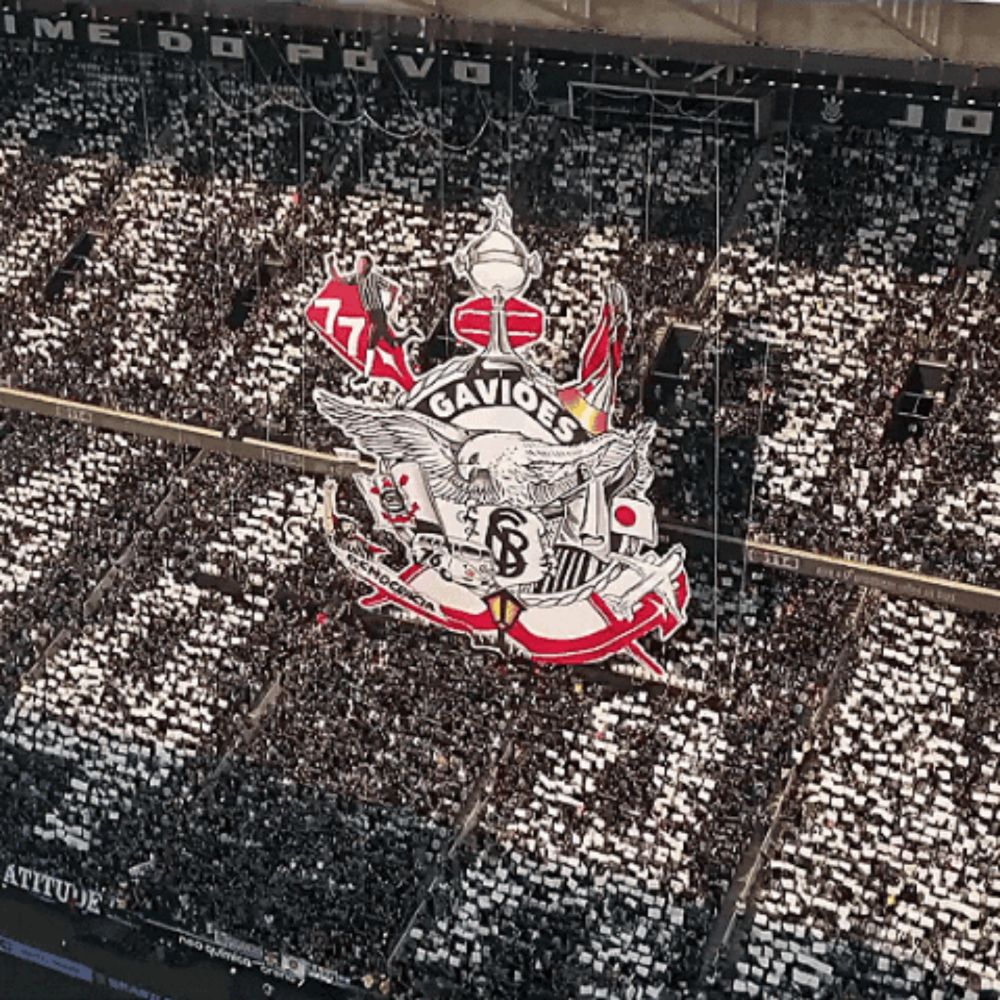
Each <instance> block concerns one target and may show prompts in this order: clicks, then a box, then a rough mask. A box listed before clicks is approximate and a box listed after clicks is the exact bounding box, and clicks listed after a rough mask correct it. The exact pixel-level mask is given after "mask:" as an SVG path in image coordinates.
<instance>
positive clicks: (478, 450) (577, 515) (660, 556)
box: [306, 196, 689, 673]
mask: <svg viewBox="0 0 1000 1000" xmlns="http://www.w3.org/2000/svg"><path fill="white" fill-rule="evenodd" d="M487 204H488V206H489V208H490V210H491V213H492V217H491V219H490V222H489V224H488V226H487V227H486V229H485V230H484V231H483V232H481V233H479V234H477V235H475V236H474V237H473V238H472V239H471V240H470V242H469V243H468V244H467V245H466V246H465V247H464V248H463V249H462V250H460V251H459V252H458V253H457V254H456V255H455V256H454V257H453V258H452V259H451V266H452V268H453V270H454V271H455V273H456V275H457V276H458V277H459V278H461V279H463V280H465V281H467V282H468V284H469V286H470V291H471V294H470V297H469V298H468V299H466V300H465V301H462V302H459V303H456V304H455V305H454V307H453V309H452V311H451V327H452V332H453V333H454V335H455V337H456V338H457V340H458V341H460V342H462V343H463V344H464V345H466V346H467V347H468V351H467V353H463V354H459V355H457V356H456V357H453V358H451V359H450V360H449V361H447V362H445V363H443V364H441V365H439V366H437V367H435V368H432V369H430V370H429V371H428V372H426V373H424V374H417V373H416V372H415V371H414V370H413V368H412V367H411V364H410V350H411V348H412V346H413V343H414V342H415V341H416V340H418V339H419V334H418V333H416V332H415V331H414V330H412V329H408V328H405V327H404V324H403V323H402V321H401V319H400V317H399V314H398V309H397V304H398V302H399V299H400V291H401V289H400V285H399V283H397V282H396V281H394V280H393V279H391V278H390V277H389V276H388V275H386V274H384V273H383V272H382V271H381V269H380V268H379V267H378V265H377V263H376V259H375V256H374V255H373V254H371V253H363V254H360V255H359V256H358V258H357V260H356V261H355V263H354V269H353V271H351V272H349V273H348V272H344V271H341V270H340V269H339V268H338V266H337V262H336V261H333V260H329V261H328V266H329V270H330V277H329V280H328V281H327V282H326V284H325V285H324V286H323V287H322V288H321V289H320V291H319V292H318V294H317V295H316V297H315V298H314V299H313V301H312V302H311V304H310V305H309V307H308V309H307V312H306V315H307V319H308V322H309V324H310V326H311V327H312V328H313V329H314V330H315V331H316V332H317V333H318V334H319V335H320V336H321V337H323V338H324V340H325V341H326V342H327V343H328V344H329V346H330V347H331V348H332V349H333V350H334V351H335V352H336V354H337V355H338V356H339V358H340V359H341V360H342V361H343V362H344V364H346V365H348V366H350V368H351V369H353V371H354V373H355V383H356V384H358V385H359V387H360V388H362V389H363V388H364V386H365V385H366V384H367V383H368V382H369V381H379V382H382V383H385V384H386V385H388V386H389V387H390V390H391V392H390V395H391V402H389V403H388V404H386V403H374V402H361V401H359V400H358V399H356V398H351V397H347V396H342V395H337V394H335V393H332V392H327V391H325V390H322V389H319V390H317V391H316V393H315V399H316V404H317V406H318V408H319V411H320V413H321V414H322V415H323V416H324V417H326V419H327V420H329V421H330V423H332V424H333V425H334V426H335V427H337V428H338V429H339V430H340V431H342V432H343V433H344V434H346V435H347V436H348V437H349V438H351V439H352V440H353V442H354V444H355V446H356V447H357V448H358V450H359V451H361V452H363V453H364V454H366V455H370V456H372V457H373V458H374V459H375V462H376V466H375V471H374V473H372V474H370V475H368V474H358V475H356V476H355V477H354V485H355V487H356V488H357V489H358V490H359V491H360V493H361V495H362V496H363V497H364V499H365V501H366V503H367V504H368V507H369V509H370V512H371V516H372V518H373V524H374V528H373V530H372V531H371V532H370V533H366V531H365V530H364V529H363V528H362V527H361V526H360V525H359V524H358V523H357V522H356V520H355V519H352V518H350V517H347V516H345V514H344V513H343V511H342V510H341V506H340V505H338V498H337V486H336V483H335V482H329V483H328V485H327V491H326V509H325V517H326V524H327V531H328V537H329V541H330V547H331V549H332V551H333V554H334V556H335V557H336V559H337V560H338V561H339V563H340V564H341V565H342V566H343V567H344V569H345V570H347V571H348V572H350V573H352V574H354V575H355V576H357V577H358V578H360V579H361V580H363V581H365V582H366V583H368V584H369V585H370V586H371V592H370V593H369V594H368V595H367V596H366V597H364V598H363V599H362V604H363V605H364V606H365V607H366V608H374V607H379V606H383V605H390V606H393V607H394V608H396V609H401V610H403V611H405V612H408V613H409V614H412V615H416V616H417V617H418V618H421V619H424V620H426V621H428V622H431V623H434V624H435V625H438V626H440V627H442V628H446V629H450V630H452V631H455V632H464V633H467V634H469V635H470V636H471V637H472V638H473V639H474V640H475V641H476V642H477V643H480V644H490V645H494V646H499V647H501V648H502V649H506V650H510V649H513V650H515V651H518V652H520V653H521V654H523V655H525V656H527V657H529V658H531V659H532V660H534V661H536V662H538V663H549V664H583V663H594V662H597V661H600V660H604V659H606V658H608V657H612V656H616V655H621V654H626V655H630V656H632V657H634V659H635V660H637V661H638V662H639V663H640V664H642V665H643V666H645V667H647V668H648V669H650V670H651V671H653V672H655V673H662V669H661V667H660V666H659V664H657V663H656V662H655V661H654V660H653V659H652V658H651V657H650V656H649V655H648V654H647V653H646V651H645V650H644V649H643V648H642V646H641V645H640V642H639V640H640V639H642V638H643V637H644V636H647V635H649V634H650V633H652V632H659V634H660V635H661V636H662V637H664V638H666V637H669V636H670V635H672V634H673V633H674V632H675V631H676V630H677V629H678V628H679V627H680V626H681V624H683V623H684V621H685V620H686V609H687V605H688V596H689V591H688V580H687V575H686V573H685V570H684V550H683V548H682V547H681V546H679V545H674V546H673V547H671V548H669V549H667V550H666V551H665V552H662V553H659V552H657V550H656V545H657V529H656V518H655V516H654V510H653V507H652V504H651V503H650V502H649V500H648V499H647V497H646V494H647V491H648V489H649V486H650V484H651V482H652V479H653V470H652V467H651V465H650V461H649V449H650V446H651V444H652V442H653V432H654V425H653V424H652V423H645V424H642V425H640V426H638V427H636V428H634V429H630V430H623V429H617V428H615V427H614V426H613V417H614V406H615V388H616V381H617V377H618V373H619V369H620V366H621V359H622V346H623V342H624V339H625V336H626V335H627V332H628V328H629V322H630V320H629V310H628V302H627V299H626V295H625V291H624V289H623V288H621V286H619V285H617V284H612V285H610V286H609V287H607V288H606V289H605V291H604V297H603V302H602V303H601V305H600V309H599V313H598V318H597V322H596V325H595V327H594V329H593V330H592V331H591V332H590V334H589V336H588V337H587V338H586V342H585V345H584V349H583V352H582V356H581V358H580V362H579V371H578V376H577V378H576V379H575V380H574V381H573V382H572V383H570V384H567V385H562V386H559V385H556V384H555V383H554V382H553V380H552V379H551V378H550V376H549V375H548V374H547V373H546V372H544V371H543V370H541V369H540V368H539V367H538V366H537V364H535V363H534V361H533V360H532V358H531V356H530V352H529V350H528V349H529V348H530V347H531V345H532V344H533V343H535V342H536V341H538V340H539V339H540V338H542V337H544V336H545V315H544V313H543V311H542V309H541V308H540V307H539V306H538V305H536V304H535V303H533V302H531V301H530V300H529V299H527V298H525V295H526V294H527V291H528V288H529V286H530V285H531V282H532V281H533V280H534V279H535V278H537V277H538V275H539V274H540V273H541V261H540V260H539V258H538V255H537V254H534V253H528V251H527V249H526V247H525V246H524V244H523V243H522V241H521V240H520V239H519V238H518V237H517V236H515V235H514V232H513V230H512V225H511V213H510V208H509V206H508V204H507V202H506V200H505V199H504V198H503V197H502V196H498V197H497V198H496V199H494V200H492V201H489V202H487ZM387 535H389V536H392V537H393V538H394V539H395V540H396V542H398V543H399V544H398V545H394V546H391V547H387V545H386V544H382V543H381V541H380V536H383V538H384V536H387ZM391 551H396V552H398V551H403V552H405V553H406V559H405V560H394V559H393V558H392V557H391V554H390V552H391Z"/></svg>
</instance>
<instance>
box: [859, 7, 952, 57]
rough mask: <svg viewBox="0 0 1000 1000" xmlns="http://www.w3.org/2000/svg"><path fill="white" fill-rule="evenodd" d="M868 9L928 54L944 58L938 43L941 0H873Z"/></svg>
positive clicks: (883, 22)
mask: <svg viewBox="0 0 1000 1000" xmlns="http://www.w3.org/2000/svg"><path fill="white" fill-rule="evenodd" d="M868 9H869V10H870V11H871V12H872V13H873V14H874V15H875V16H876V17H877V18H878V19H879V21H881V22H882V24H884V25H886V26H887V27H889V28H892V30H893V31H895V32H896V33H897V34H898V35H901V36H902V37H903V38H905V39H906V40H907V41H908V42H910V43H911V44H913V45H915V46H916V47H917V48H918V49H921V50H922V51H923V52H924V53H926V54H927V55H928V56H931V57H932V58H934V59H941V58H944V53H943V51H942V49H941V46H940V44H939V42H940V37H941V0H871V2H870V3H869V5H868Z"/></svg>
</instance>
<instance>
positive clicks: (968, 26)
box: [29, 0, 1000, 89]
mask: <svg viewBox="0 0 1000 1000" xmlns="http://www.w3.org/2000/svg"><path fill="white" fill-rule="evenodd" d="M29 6H30V7H31V8H33V9H34V10H36V11H37V12H38V13H39V14H48V15H50V16H51V15H52V14H53V13H59V12H62V11H64V10H66V9H67V6H70V7H75V6H77V5H67V4H64V3H58V2H55V0H37V2H35V3H31V4H30V5H29ZM79 6H81V7H82V6H83V5H79ZM931 8H934V10H935V11H936V14H934V15H933V16H931ZM86 9H88V10H89V11H90V12H91V14H92V16H95V15H96V16H105V15H106V16H109V17H132V16H135V15H139V14H145V15H147V16H150V15H152V14H153V13H163V14H175V15H178V16H180V17H185V18H187V19H189V20H191V21H195V22H201V21H203V20H205V19H213V18H231V19H234V20H238V21H243V22H246V21H253V22H255V23H257V24H262V25H281V26H283V27H285V28H288V29H294V28H296V27H300V28H303V29H305V28H313V29H320V30H344V31H361V32H369V33H373V34H375V35H384V36H393V35H399V36H404V37H409V38H421V39H424V40H426V41H428V42H433V41H468V42H475V43H486V44H493V45H503V44H517V45H520V46H532V47H539V48H551V49H564V50H573V51H584V52H589V51H595V52H598V53H601V54H610V55H621V56H634V55H643V56H658V57H667V58H671V57H672V58H678V59H683V60H693V61H704V62H705V63H724V64H733V65H737V66H743V67H748V68H755V69H761V70H775V71H779V72H786V73H787V72H808V73H822V74H826V75H834V76H836V75H852V76H869V77H877V78H882V79H886V80H900V81H914V82H922V83H928V84H938V85H945V86H954V87H960V88H980V87H982V88H990V89H994V88H998V87H1000V45H997V44H996V42H997V41H1000V4H997V5H994V4H984V3H969V2H956V0H952V2H944V0H939V2H928V3H925V4H918V5H917V6H916V7H915V8H909V9H910V21H913V23H909V22H908V21H905V20H901V19H897V18H896V17H895V16H894V15H893V14H892V13H891V11H892V10H893V9H894V6H893V5H890V4H888V3H883V2H882V0H867V2H860V3H847V2H845V0H808V2H806V0H744V2H740V3H732V2H729V3H727V2H724V0H720V2H718V3H714V4H713V3H709V2H707V0H665V2H664V3H662V4H659V5H657V7H656V8H655V9H651V8H650V6H649V5H648V3H646V2H645V0H492V2H491V3H489V4H486V3H484V2H482V0H376V3H375V4H374V5H369V4H365V6H364V7H363V8H360V7H359V6H358V4H357V2H356V0H354V2H352V0H325V2H324V3H322V4H301V3H287V2H281V0H249V2H237V0H231V2H230V0H208V2H204V0H200V2H199V0H194V2H192V0H160V2H158V3H156V5H155V8H151V7H150V6H149V5H146V4H142V3H137V2H136V0H107V2H104V3H99V4H94V5H87V7H86ZM723 10H732V11H735V15H734V16H733V18H731V19H727V17H726V15H725V14H723V13H719V11H723ZM913 10H917V11H918V12H922V13H921V16H920V17H918V18H917V19H916V20H915V21H914V19H913ZM897 21H898V23H897ZM834 43H835V44H836V50H834V48H833V45H834Z"/></svg>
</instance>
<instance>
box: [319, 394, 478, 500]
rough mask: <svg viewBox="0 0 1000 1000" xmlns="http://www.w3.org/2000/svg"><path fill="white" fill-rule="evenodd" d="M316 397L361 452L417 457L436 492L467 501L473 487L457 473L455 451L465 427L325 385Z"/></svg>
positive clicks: (395, 458)
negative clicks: (346, 394)
mask: <svg viewBox="0 0 1000 1000" xmlns="http://www.w3.org/2000/svg"><path fill="white" fill-rule="evenodd" d="M313 400H314V401H315V402H316V406H317V408H318V409H319V412H320V413H321V414H322V415H323V416H324V417H326V419H327V420H329V421H330V423H331V424H333V426H334V427H336V428H337V429H338V430H340V431H342V432H343V433H344V434H346V435H347V436H348V437H349V438H350V439H351V440H352V441H353V442H354V444H355V446H356V447H357V449H358V450H359V451H363V452H365V453H366V454H368V455H374V456H375V457H376V458H379V459H384V460H386V461H407V462H416V463H417V465H419V466H420V468H421V470H422V471H423V473H424V475H426V476H427V478H428V480H430V481H431V482H432V483H433V486H432V491H433V493H434V496H435V497H437V498H439V499H443V500H457V501H462V502H464V500H465V498H466V496H467V494H468V492H469V487H468V484H467V483H466V482H465V481H464V480H463V479H462V477H461V476H460V475H459V473H458V466H457V464H456V462H455V455H456V452H457V451H458V449H459V448H460V447H461V446H462V444H463V443H464V442H465V441H466V440H467V439H468V437H469V435H468V433H467V432H465V431H463V430H460V429H459V428H457V427H452V426H451V425H450V424H446V423H444V422H443V421H441V420H435V419H434V418H433V417H427V416H424V415H423V414H422V413H414V412H413V411H412V410H399V409H396V408H395V407H392V406H380V405H378V404H371V403H359V402H357V401H356V400H353V399H345V398H344V397H342V396H336V395H334V394H333V393H332V392H327V391H326V390H325V389H317V390H316V391H315V392H314V393H313Z"/></svg>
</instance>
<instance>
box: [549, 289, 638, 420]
mask: <svg viewBox="0 0 1000 1000" xmlns="http://www.w3.org/2000/svg"><path fill="white" fill-rule="evenodd" d="M624 296H625V292H624V289H622V288H621V287H620V286H617V287H616V288H615V289H614V290H613V291H612V293H611V294H609V295H607V296H605V299H604V302H603V304H602V305H601V314H600V316H599V318H598V320H597V326H595V327H594V329H593V330H592V331H591V333H590V336H589V337H587V341H586V343H585V344H584V345H583V356H582V357H581V358H580V368H579V373H578V376H577V381H576V382H574V383H573V384H572V385H567V386H564V387H563V388H562V389H560V390H559V398H560V400H562V403H563V405H564V406H565V407H566V409H567V410H569V411H570V413H572V414H573V416H574V417H576V419H577V420H579V421H580V423H581V424H582V425H583V426H584V427H586V428H587V430H589V431H590V433H591V434H603V433H604V432H605V431H606V430H607V429H608V422H609V420H610V418H611V414H612V411H613V410H614V407H615V389H616V387H617V384H618V373H619V371H621V367H622V349H623V347H624V341H625V333H626V330H627V328H628V306H627V304H626V301H625V297H624ZM616 300H617V301H616Z"/></svg>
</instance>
